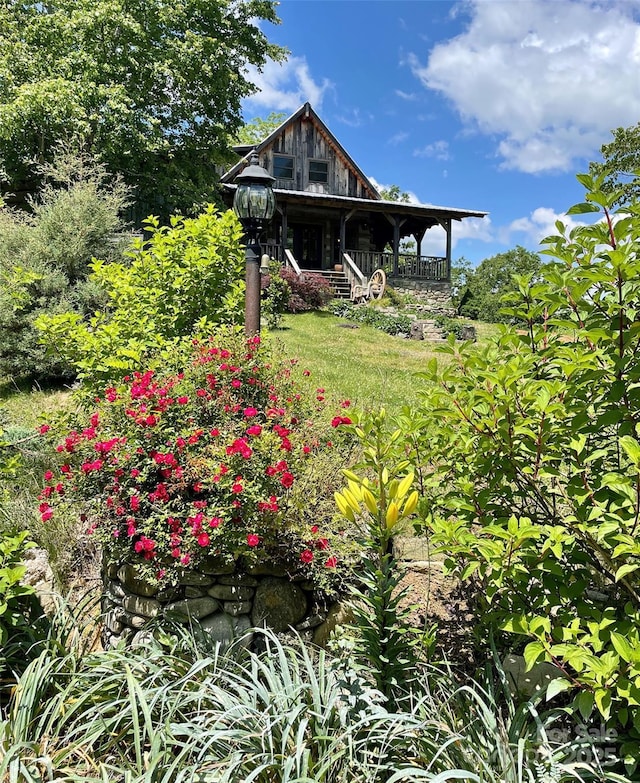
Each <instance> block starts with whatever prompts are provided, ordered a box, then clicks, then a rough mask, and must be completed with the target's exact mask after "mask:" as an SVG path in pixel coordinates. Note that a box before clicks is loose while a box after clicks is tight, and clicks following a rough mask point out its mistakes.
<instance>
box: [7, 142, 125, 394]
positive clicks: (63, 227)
mask: <svg viewBox="0 0 640 783" xmlns="http://www.w3.org/2000/svg"><path fill="white" fill-rule="evenodd" d="M46 173H47V176H48V179H49V183H48V184H47V185H45V187H44V188H43V190H42V191H41V193H40V195H39V198H38V200H37V201H36V202H35V203H34V204H33V211H32V213H31V214H26V213H20V212H16V211H12V210H10V209H8V208H7V207H2V206H1V204H0V375H6V376H10V377H20V376H23V375H30V376H33V377H35V378H39V379H43V378H58V377H67V378H68V377H72V376H73V369H72V367H71V366H70V365H69V364H68V362H67V361H66V359H65V357H64V356H61V355H60V354H59V353H57V352H51V353H49V354H45V349H44V347H43V346H42V345H40V343H39V337H38V332H37V330H36V329H35V327H34V323H35V321H36V320H37V318H38V317H39V316H40V315H54V314H59V313H64V312H67V311H69V312H72V313H75V314H76V317H77V318H78V319H82V318H84V317H85V316H86V315H87V314H89V313H91V312H93V311H94V310H95V309H96V308H97V307H99V306H101V304H102V303H103V302H104V299H105V295H104V291H103V290H102V289H101V288H100V286H99V285H96V283H95V281H93V280H89V279H88V277H89V272H90V268H89V265H90V262H91V259H92V257H93V256H94V255H100V256H101V257H103V258H107V259H115V258H117V257H118V256H119V255H120V252H121V250H122V243H121V242H120V241H118V240H117V239H116V238H115V232H118V231H122V230H123V223H122V222H121V220H120V217H119V215H120V213H121V212H122V210H123V209H124V207H125V206H126V204H127V191H126V189H125V188H124V186H123V185H122V184H121V183H120V182H119V181H117V180H116V181H113V180H112V179H109V177H108V176H107V173H106V171H105V169H104V168H103V167H101V166H100V165H98V164H96V163H94V162H91V161H90V160H88V159H86V158H83V157H73V156H69V155H62V156H60V157H59V158H58V160H57V162H56V164H55V166H53V167H51V168H50V169H48V170H47V172H46Z"/></svg>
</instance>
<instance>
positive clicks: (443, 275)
mask: <svg viewBox="0 0 640 783" xmlns="http://www.w3.org/2000/svg"><path fill="white" fill-rule="evenodd" d="M262 249H263V251H264V252H265V253H267V254H268V255H269V256H270V257H271V258H274V259H275V260H276V261H281V262H282V263H287V260H286V258H284V257H283V254H282V248H281V247H280V245H273V244H265V245H263V246H262ZM345 252H346V253H347V254H348V255H349V256H350V257H351V259H352V260H353V262H354V263H355V265H356V266H357V267H358V269H359V270H360V272H361V273H362V274H363V275H364V277H367V278H369V277H371V275H372V274H373V273H374V272H375V270H376V269H384V271H385V272H386V273H387V275H389V276H391V277H400V278H403V277H404V278H411V279H414V280H431V281H434V282H445V281H447V280H448V279H449V264H448V262H447V259H446V258H444V257H442V256H415V255H402V254H400V255H399V256H398V268H397V270H394V266H393V253H375V252H371V251H365V250H346V251H345ZM299 261H300V260H299V259H298V262H299ZM339 263H343V261H342V260H340V259H336V264H339ZM318 271H320V270H318Z"/></svg>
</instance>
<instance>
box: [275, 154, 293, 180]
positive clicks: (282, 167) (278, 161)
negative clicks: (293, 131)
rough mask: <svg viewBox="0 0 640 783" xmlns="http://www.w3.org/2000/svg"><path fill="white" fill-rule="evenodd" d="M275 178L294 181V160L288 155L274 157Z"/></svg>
mask: <svg viewBox="0 0 640 783" xmlns="http://www.w3.org/2000/svg"><path fill="white" fill-rule="evenodd" d="M273 176H274V177H275V178H276V179H293V158H290V157H289V156H288V155H274V156H273Z"/></svg>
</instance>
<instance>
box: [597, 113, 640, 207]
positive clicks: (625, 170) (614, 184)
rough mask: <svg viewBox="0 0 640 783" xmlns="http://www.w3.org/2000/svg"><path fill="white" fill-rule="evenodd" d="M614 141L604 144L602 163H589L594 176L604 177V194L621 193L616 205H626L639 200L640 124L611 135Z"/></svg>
mask: <svg viewBox="0 0 640 783" xmlns="http://www.w3.org/2000/svg"><path fill="white" fill-rule="evenodd" d="M612 133H613V141H611V142H609V143H608V144H603V145H602V147H600V152H601V153H602V157H603V158H604V160H603V162H602V163H598V162H595V163H590V164H589V172H590V173H591V175H592V176H596V177H597V176H599V175H604V177H605V180H604V183H603V190H604V191H605V192H608V193H611V192H612V191H614V190H617V189H619V190H620V191H621V193H620V194H619V195H617V196H616V203H617V204H626V203H629V202H631V201H633V200H634V199H638V198H640V122H639V123H638V124H637V125H633V126H632V127H630V128H617V129H616V130H614V131H612Z"/></svg>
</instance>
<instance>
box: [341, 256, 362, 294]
mask: <svg viewBox="0 0 640 783" xmlns="http://www.w3.org/2000/svg"><path fill="white" fill-rule="evenodd" d="M342 271H343V272H344V276H345V277H346V278H347V280H348V281H349V284H350V286H351V299H356V300H357V299H360V297H361V296H363V295H364V292H365V291H366V288H367V278H366V277H365V276H364V275H363V274H362V271H361V270H360V269H358V267H357V266H356V265H355V264H354V262H353V259H352V258H351V256H350V255H349V253H343V254H342Z"/></svg>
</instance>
